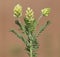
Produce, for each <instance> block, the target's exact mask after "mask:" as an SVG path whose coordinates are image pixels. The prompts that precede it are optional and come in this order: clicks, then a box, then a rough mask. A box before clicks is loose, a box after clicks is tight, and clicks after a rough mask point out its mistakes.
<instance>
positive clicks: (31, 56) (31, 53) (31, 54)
mask: <svg viewBox="0 0 60 57" xmlns="http://www.w3.org/2000/svg"><path fill="white" fill-rule="evenodd" d="M30 57H33V52H32V41H30Z"/></svg>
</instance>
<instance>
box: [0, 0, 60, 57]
mask: <svg viewBox="0 0 60 57" xmlns="http://www.w3.org/2000/svg"><path fill="white" fill-rule="evenodd" d="M17 3H19V4H21V5H22V7H23V16H22V18H21V19H20V20H21V21H22V23H23V17H24V13H25V10H26V8H27V7H31V8H32V9H33V10H34V12H35V18H36V19H38V17H39V15H40V10H41V9H42V8H45V7H50V8H51V14H50V15H49V16H48V17H43V18H42V19H41V20H40V25H38V27H37V30H38V28H39V26H41V25H43V24H44V23H45V22H46V21H47V20H50V21H51V24H50V25H49V26H48V27H47V28H46V29H45V31H44V32H43V33H41V35H40V36H39V37H38V41H39V44H40V48H39V50H38V56H37V57H60V1H59V0H0V57H28V55H27V54H26V51H24V47H25V45H24V43H23V42H22V41H21V40H20V39H18V38H17V37H16V36H15V35H14V34H12V33H11V32H9V29H10V28H15V29H17V30H18V26H17V25H15V23H14V20H15V18H14V17H13V7H14V6H15V5H16V4H17ZM15 47H19V48H20V49H19V50H20V53H19V54H15V55H12V53H11V51H12V49H15Z"/></svg>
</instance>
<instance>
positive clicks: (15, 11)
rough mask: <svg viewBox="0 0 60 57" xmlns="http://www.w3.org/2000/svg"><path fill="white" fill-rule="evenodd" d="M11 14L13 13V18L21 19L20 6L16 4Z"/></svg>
mask: <svg viewBox="0 0 60 57" xmlns="http://www.w3.org/2000/svg"><path fill="white" fill-rule="evenodd" d="M13 12H14V16H15V17H21V16H22V6H21V5H19V4H17V5H16V6H15V7H14V9H13Z"/></svg>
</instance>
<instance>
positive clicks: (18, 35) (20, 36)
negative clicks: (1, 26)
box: [10, 29, 27, 44]
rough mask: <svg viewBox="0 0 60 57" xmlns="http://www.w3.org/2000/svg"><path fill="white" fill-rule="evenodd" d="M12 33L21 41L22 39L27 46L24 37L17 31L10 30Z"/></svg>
mask: <svg viewBox="0 0 60 57" xmlns="http://www.w3.org/2000/svg"><path fill="white" fill-rule="evenodd" d="M10 31H11V32H12V33H14V34H15V35H16V36H17V37H18V38H19V39H21V40H22V41H23V42H24V43H25V44H27V40H26V39H25V38H23V37H22V35H21V34H19V33H18V32H17V31H16V30H14V29H11V30H10Z"/></svg>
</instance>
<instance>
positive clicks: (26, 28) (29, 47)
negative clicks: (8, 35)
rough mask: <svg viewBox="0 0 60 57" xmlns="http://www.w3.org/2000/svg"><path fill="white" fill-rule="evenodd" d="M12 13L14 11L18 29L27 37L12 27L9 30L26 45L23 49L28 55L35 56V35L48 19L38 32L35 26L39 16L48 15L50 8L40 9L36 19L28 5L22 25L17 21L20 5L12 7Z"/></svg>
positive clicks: (42, 28)
mask: <svg viewBox="0 0 60 57" xmlns="http://www.w3.org/2000/svg"><path fill="white" fill-rule="evenodd" d="M13 13H14V17H16V18H17V19H15V24H16V25H17V26H19V29H20V30H22V32H23V34H25V35H26V36H27V38H24V37H23V36H22V35H21V34H20V33H18V32H17V31H16V30H14V29H11V30H10V31H11V32H12V33H14V34H15V35H16V36H17V37H18V38H19V39H21V40H22V41H23V42H24V43H25V45H26V47H25V50H26V51H27V54H28V55H29V57H37V56H36V54H37V52H36V51H37V49H38V48H39V44H38V41H37V37H38V35H40V33H42V32H43V31H44V29H45V28H46V27H47V26H48V25H49V24H50V21H49V20H48V21H47V22H46V23H45V24H44V25H43V26H42V27H40V29H39V31H38V33H36V27H37V25H38V24H39V21H40V19H41V17H43V16H48V15H49V13H50V8H44V9H42V10H41V16H40V17H39V19H38V20H36V19H35V18H34V11H33V10H32V9H31V8H30V7H28V8H27V10H26V14H25V17H24V22H25V24H24V25H22V23H21V21H19V19H18V18H20V17H21V16H22V6H21V5H19V4H17V5H16V6H15V7H14V9H13Z"/></svg>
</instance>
